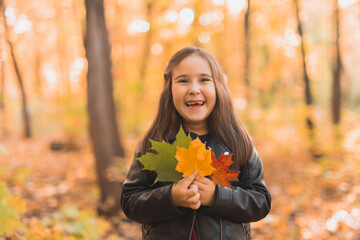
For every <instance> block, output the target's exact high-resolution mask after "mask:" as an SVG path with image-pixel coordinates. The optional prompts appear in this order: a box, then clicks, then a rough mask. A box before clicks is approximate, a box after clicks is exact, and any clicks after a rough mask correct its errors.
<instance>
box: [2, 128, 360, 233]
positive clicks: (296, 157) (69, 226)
mask: <svg viewBox="0 0 360 240" xmlns="http://www.w3.org/2000/svg"><path fill="white" fill-rule="evenodd" d="M283 130H284V129H283ZM284 131H285V130H284ZM286 136H287V134H285V133H284V132H280V133H279V134H278V137H277V138H274V140H273V141H268V140H266V139H264V140H261V141H257V142H256V147H257V149H258V151H259V154H260V156H261V157H262V159H263V163H264V168H265V180H266V184H267V185H268V187H269V190H270V192H271V194H272V210H271V212H270V214H269V215H268V216H267V217H266V218H265V219H263V220H261V221H259V222H257V223H252V236H253V239H354V240H355V239H360V185H359V183H360V147H359V146H360V126H359V125H356V126H355V127H353V128H352V129H348V131H347V133H346V136H345V138H344V140H343V141H342V143H341V145H336V144H335V145H332V147H330V146H328V147H327V148H325V149H322V151H323V155H322V156H321V157H319V158H316V159H314V158H313V157H312V155H311V154H310V151H308V150H307V149H308V148H309V146H308V145H307V144H305V143H301V142H296V140H294V138H292V140H290V137H289V139H286V138H287V137H286ZM325 138H326V136H325ZM255 139H256V137H255ZM52 140H53V139H52V138H49V137H41V138H40V137H38V138H33V139H30V140H24V139H15V138H7V139H6V140H2V141H1V145H2V152H1V151H0V182H1V180H3V181H5V183H6V186H7V188H8V189H9V190H10V192H11V194H12V195H14V196H19V197H20V198H21V200H22V201H23V202H24V203H25V208H26V209H25V210H23V211H22V214H21V219H20V222H21V224H22V228H20V230H16V231H14V232H13V234H12V236H13V238H11V239H25V238H26V239H31V238H29V237H28V236H29V234H30V235H31V234H32V235H33V236H37V237H38V238H36V237H34V239H51V237H49V236H53V237H54V236H57V237H56V238H54V239H81V238H71V237H69V238H67V237H68V236H82V237H84V239H111V240H116V239H129V240H137V239H140V238H141V237H140V236H141V228H140V225H139V224H137V223H134V222H131V221H130V220H128V219H126V217H125V216H124V215H123V214H120V216H119V217H116V218H112V219H111V220H107V221H103V220H99V219H100V218H99V217H97V216H96V214H95V210H94V209H96V205H97V199H98V196H99V192H98V187H97V184H96V175H95V172H94V159H93V155H92V152H91V149H90V146H89V145H88V144H85V142H86V141H85V140H84V139H83V140H77V141H75V143H76V144H77V146H78V149H77V150H75V151H53V150H51V149H50V143H51V141H52ZM287 141H290V143H291V145H289V144H287V145H285V144H284V143H286V142H287ZM278 142H282V145H281V144H278V145H276V144H277V143H278ZM134 143H135V142H134ZM134 143H132V145H134ZM274 144H275V145H274ZM274 146H276V147H274ZM0 150H1V149H0ZM122 177H124V176H122ZM0 207H1V206H0ZM0 210H1V209H0ZM0 213H1V211H0ZM82 213H83V215H81V214H82ZM77 216H79V217H77ZM81 216H86V218H87V219H89V218H91V219H93V222H95V223H96V224H95V226H96V227H98V228H99V229H102V230H101V231H100V230H99V231H100V232H98V233H94V232H91V231H94V229H92V230H91V228H94V225H91V223H88V222H85V220H84V217H83V218H82V217H81ZM89 216H91V217H89ZM76 221H77V222H78V223H79V224H78V223H76ZM109 223H110V224H109ZM101 226H103V227H101ZM26 228H27V229H28V230H21V229H26ZM29 229H31V230H29ZM44 229H47V230H46V231H47V233H44ZM89 229H90V230H89ZM0 230H1V227H0ZM44 234H45V235H44ZM46 234H48V235H46ZM86 234H88V235H86ZM89 234H90V235H89ZM91 234H92V235H91ZM96 234H97V235H96ZM59 236H62V237H59ZM64 236H65V237H64ZM86 236H92V237H86ZM0 239H5V236H3V237H1V236H0ZM9 239H10V238H9Z"/></svg>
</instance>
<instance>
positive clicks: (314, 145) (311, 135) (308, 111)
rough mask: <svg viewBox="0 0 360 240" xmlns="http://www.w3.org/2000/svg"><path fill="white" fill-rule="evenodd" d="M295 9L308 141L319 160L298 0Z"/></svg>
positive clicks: (320, 152) (319, 152) (319, 151)
mask: <svg viewBox="0 0 360 240" xmlns="http://www.w3.org/2000/svg"><path fill="white" fill-rule="evenodd" d="M294 3H295V8H296V19H297V23H298V27H297V29H298V33H299V35H300V38H301V45H300V48H301V56H302V66H303V72H304V83H305V103H306V124H307V127H308V130H309V140H310V142H311V153H312V155H313V157H314V158H319V157H321V156H322V155H323V151H322V149H321V148H320V147H319V146H318V145H319V144H318V143H317V140H316V135H315V123H314V108H313V97H312V94H311V89H310V80H309V76H308V74H307V70H306V55H305V47H304V37H303V28H302V24H301V21H300V14H299V2H298V0H294Z"/></svg>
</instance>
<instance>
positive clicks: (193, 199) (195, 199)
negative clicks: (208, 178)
mask: <svg viewBox="0 0 360 240" xmlns="http://www.w3.org/2000/svg"><path fill="white" fill-rule="evenodd" d="M199 201H200V193H196V194H195V196H193V197H191V198H189V199H187V200H186V202H188V203H189V204H190V205H193V204H196V203H197V202H199Z"/></svg>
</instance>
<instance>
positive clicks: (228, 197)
mask: <svg viewBox="0 0 360 240" xmlns="http://www.w3.org/2000/svg"><path fill="white" fill-rule="evenodd" d="M164 79H165V84H164V88H163V92H162V94H161V97H160V103H159V109H158V113H157V115H156V117H155V120H154V122H153V124H152V126H151V127H150V129H149V130H148V132H147V133H146V134H145V136H144V138H143V140H142V141H141V143H140V144H139V146H138V148H137V151H136V154H135V158H134V160H133V163H132V165H131V167H130V170H129V173H128V176H127V179H126V181H125V182H124V185H123V191H122V207H123V210H124V213H125V214H126V216H128V217H129V218H130V219H132V220H135V221H137V222H139V223H142V234H143V236H142V238H143V239H147V240H148V239H149V240H150V239H156V240H161V239H174V240H177V239H179V240H180V239H181V240H183V239H191V240H193V239H199V240H204V239H205V240H206V239H224V240H225V239H229V240H231V239H237V240H239V239H251V236H250V224H249V223H250V222H254V221H258V220H260V219H262V218H264V217H265V216H266V215H267V214H268V213H269V211H270V208H271V197H270V193H269V191H268V190H267V188H266V186H265V183H264V181H263V165H262V162H261V159H260V158H259V155H258V153H257V151H256V150H255V148H254V146H253V143H252V140H251V137H250V135H249V134H248V132H247V131H246V128H245V127H244V125H243V124H242V123H241V121H240V120H239V119H238V117H237V116H236V114H235V112H234V110H233V105H232V100H231V96H230V92H229V90H228V88H227V86H226V83H225V80H224V74H223V72H222V70H221V68H220V66H219V64H218V63H217V61H216V60H215V59H214V58H213V57H212V56H211V55H210V54H209V53H208V52H206V51H205V50H203V49H201V48H196V47H186V48H184V49H182V50H180V51H178V52H177V53H175V55H174V56H173V57H172V58H171V59H170V61H169V64H168V67H167V69H166V72H165V75H164ZM180 125H181V126H182V127H183V128H184V129H185V131H186V132H188V133H189V134H190V136H191V137H192V138H193V139H195V138H197V137H199V138H200V140H201V141H202V142H203V143H206V146H207V147H209V148H212V150H213V151H214V152H215V156H216V158H218V157H219V156H220V155H221V154H225V155H227V154H232V155H233V157H232V159H233V160H234V163H233V164H232V165H231V170H237V171H240V173H239V175H238V177H237V180H238V181H233V182H231V184H232V187H231V188H230V187H221V186H220V185H214V184H213V182H212V181H211V179H209V178H206V177H200V176H198V174H197V172H196V171H195V172H193V173H192V174H191V175H190V176H188V177H185V178H183V179H181V180H180V181H179V182H177V183H176V184H174V183H171V182H157V183H156V184H154V181H155V178H156V173H154V172H151V171H147V170H142V167H143V166H142V164H141V163H140V162H139V161H138V160H136V158H138V157H140V156H141V155H143V154H145V153H146V152H147V150H148V149H149V148H150V141H149V139H152V140H155V141H162V140H164V141H167V142H169V143H172V142H173V141H174V140H175V136H176V133H177V132H178V131H179V129H180Z"/></svg>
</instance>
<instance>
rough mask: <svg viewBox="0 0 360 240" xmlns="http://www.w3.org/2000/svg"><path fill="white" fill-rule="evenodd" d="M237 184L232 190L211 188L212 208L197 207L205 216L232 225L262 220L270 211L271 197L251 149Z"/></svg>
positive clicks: (234, 184) (257, 159)
mask: <svg viewBox="0 0 360 240" xmlns="http://www.w3.org/2000/svg"><path fill="white" fill-rule="evenodd" d="M238 178H239V180H240V181H236V182H232V184H233V186H234V187H231V188H230V187H221V186H219V185H218V184H217V185H216V188H215V201H214V206H213V207H201V209H200V211H203V212H204V213H206V214H209V215H215V216H219V217H221V218H223V219H228V220H230V221H234V222H244V223H248V222H255V221H258V220H260V219H262V218H264V217H265V216H266V215H267V214H268V213H269V212H270V209H271V196H270V193H269V191H268V189H267V188H266V185H265V182H264V180H263V165H262V162H261V159H260V157H259V155H258V153H257V151H256V150H255V149H254V153H253V155H252V157H251V159H250V160H249V161H248V162H247V163H246V167H243V168H241V171H240V174H239V176H238Z"/></svg>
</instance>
